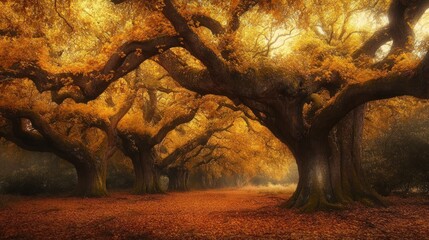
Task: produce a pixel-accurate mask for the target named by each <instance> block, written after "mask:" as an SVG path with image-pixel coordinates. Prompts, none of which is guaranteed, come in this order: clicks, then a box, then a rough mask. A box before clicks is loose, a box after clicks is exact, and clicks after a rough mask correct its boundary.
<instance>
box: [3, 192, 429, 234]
mask: <svg viewBox="0 0 429 240" xmlns="http://www.w3.org/2000/svg"><path fill="white" fill-rule="evenodd" d="M290 194H291V193H290V191H288V192H276V191H265V190H263V189H257V188H253V189H252V188H247V189H239V190H237V189H227V190H209V191H191V192H183V193H181V192H178V193H168V194H157V195H146V196H136V195H131V194H129V193H125V192H114V193H111V195H110V196H109V197H107V198H98V199H82V198H70V197H46V196H45V197H16V196H1V200H0V239H237V238H238V239H261V238H262V239H277V238H281V239H355V238H359V239H368V238H369V239H386V238H388V239H429V199H428V198H422V197H409V198H401V197H389V200H390V202H391V203H392V205H391V206H390V207H388V208H365V207H363V206H360V205H359V204H357V205H355V206H352V207H351V208H350V209H347V210H343V211H332V212H316V213H311V214H300V213H298V212H296V211H294V210H289V209H282V208H280V207H279V205H280V204H281V203H282V202H284V201H285V199H287V198H288V197H289V196H290Z"/></svg>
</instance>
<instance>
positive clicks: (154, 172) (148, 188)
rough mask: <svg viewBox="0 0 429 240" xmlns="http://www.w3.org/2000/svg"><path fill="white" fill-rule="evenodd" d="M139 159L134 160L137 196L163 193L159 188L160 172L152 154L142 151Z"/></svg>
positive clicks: (138, 156)
mask: <svg viewBox="0 0 429 240" xmlns="http://www.w3.org/2000/svg"><path fill="white" fill-rule="evenodd" d="M136 157H137V158H134V159H133V165H134V171H135V174H136V181H135V184H134V192H135V193H137V194H145V193H161V192H162V190H161V188H160V186H159V177H160V176H159V172H158V169H157V168H156V166H155V160H154V158H153V156H152V152H151V151H150V150H147V149H140V150H139V154H138V155H137V156H136Z"/></svg>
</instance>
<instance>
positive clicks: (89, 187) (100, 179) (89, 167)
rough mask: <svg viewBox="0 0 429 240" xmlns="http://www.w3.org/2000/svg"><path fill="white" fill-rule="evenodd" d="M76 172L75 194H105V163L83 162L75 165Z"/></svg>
mask: <svg viewBox="0 0 429 240" xmlns="http://www.w3.org/2000/svg"><path fill="white" fill-rule="evenodd" d="M75 167H76V173H77V188H76V191H75V193H76V195H77V196H81V197H102V196H106V195H107V188H106V176H107V165H106V163H102V162H100V163H99V164H91V163H89V162H88V163H84V164H79V165H75Z"/></svg>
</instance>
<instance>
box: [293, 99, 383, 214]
mask: <svg viewBox="0 0 429 240" xmlns="http://www.w3.org/2000/svg"><path fill="white" fill-rule="evenodd" d="M363 111H364V109H363V107H360V108H358V109H356V110H354V111H353V112H351V113H349V114H348V115H347V116H346V117H345V118H344V119H343V120H342V121H341V122H339V123H338V124H337V126H336V127H335V128H334V129H333V130H332V132H331V134H330V135H329V136H317V137H315V136H312V137H311V138H308V139H306V140H304V141H302V143H301V144H300V148H299V149H298V151H296V153H295V157H296V158H297V164H298V171H299V182H298V186H297V189H296V191H295V193H294V195H293V196H292V197H291V199H289V201H288V202H287V204H286V206H288V207H293V208H298V209H301V210H302V211H305V212H308V211H314V210H323V209H333V208H334V209H335V208H342V207H344V206H345V204H347V203H350V202H353V201H361V202H363V203H366V204H369V205H374V204H379V205H384V201H383V199H382V198H381V197H380V196H379V195H378V194H377V193H376V192H375V191H373V190H372V189H371V187H370V186H369V184H368V183H367V181H366V179H365V177H364V175H363V171H362V167H361V154H360V151H361V138H362V129H363Z"/></svg>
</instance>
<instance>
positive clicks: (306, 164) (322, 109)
mask: <svg viewBox="0 0 429 240" xmlns="http://www.w3.org/2000/svg"><path fill="white" fill-rule="evenodd" d="M24 2H25V1H24ZM100 2H101V1H100ZM38 3H39V4H40V5H41V6H44V4H45V5H49V4H47V3H45V2H44V1H39V2H38ZM114 4H116V5H114ZM12 5H13V4H12ZM428 6H429V1H426V0H416V1H401V0H392V1H379V0H374V1H372V0H362V1H328V0H326V1H323V0H322V1H315V2H311V1H310V2H309V1H287V0H284V1H264V0H260V1H258V0H256V1H255V0H241V1H231V2H222V1H217V0H211V1H206V2H204V4H203V3H202V2H201V1H190V2H189V1H179V0H177V1H172V0H162V1H161V0H151V1H144V2H143V3H142V2H139V3H136V2H135V1H132V0H130V1H112V3H110V5H109V4H107V2H106V1H104V2H103V4H101V3H97V4H94V5H93V7H92V8H89V9H91V13H94V11H95V12H96V13H94V14H100V12H99V11H98V12H97V10H96V9H102V8H103V7H105V8H106V9H108V13H109V14H111V15H112V19H115V18H113V17H116V19H117V22H116V23H113V24H112V23H109V24H108V23H107V22H104V21H105V19H104V18H101V17H100V22H103V23H104V24H102V26H100V27H99V28H98V29H95V30H94V35H96V33H98V32H99V30H100V29H103V30H111V29H114V27H112V26H115V27H116V28H118V27H119V26H122V25H123V24H125V26H127V24H128V26H131V27H125V28H124V29H126V30H127V35H124V34H120V33H122V32H121V31H118V35H117V36H109V41H106V44H104V45H103V44H102V43H103V41H101V40H100V39H101V38H98V39H99V40H100V41H98V43H99V44H101V45H102V46H103V47H100V45H96V44H92V45H91V43H88V42H85V41H81V40H82V39H89V37H82V36H84V35H82V33H83V32H85V31H77V30H76V29H77V28H76V27H72V24H70V23H71V22H74V23H76V24H77V23H82V21H80V18H81V17H82V14H84V11H83V10H82V12H80V11H76V9H74V8H72V7H69V8H68V9H69V10H70V11H69V14H68V15H67V16H68V17H69V18H66V17H64V16H65V15H64V14H57V16H58V15H59V16H62V17H60V18H57V20H53V18H52V16H54V15H52V14H50V15H48V16H51V17H48V18H49V20H50V21H52V22H51V23H56V24H57V25H56V27H57V28H56V31H58V29H61V31H62V30H64V31H66V30H65V28H68V30H67V31H76V35H77V36H80V37H82V38H81V39H80V40H79V39H76V38H71V39H70V40H68V41H69V42H70V43H73V44H75V45H76V46H80V48H82V49H84V48H85V47H87V48H89V49H91V51H93V52H96V53H98V54H97V58H95V59H92V58H89V57H88V56H82V55H80V54H78V52H79V51H77V50H76V48H74V49H70V48H65V49H66V50H67V51H64V52H62V53H58V54H57V55H55V54H54V52H53V51H52V50H53V49H54V47H53V46H52V47H49V45H55V46H61V44H64V43H65V42H64V41H61V39H58V40H57V39H53V38H52V36H54V35H55V34H54V33H52V31H49V30H47V29H48V28H45V29H43V27H42V29H39V30H40V31H42V32H44V31H46V32H47V33H50V34H48V35H47V37H45V38H42V40H41V43H40V42H37V41H31V40H30V43H31V44H27V45H25V44H22V43H25V42H24V41H16V42H20V43H21V47H17V49H18V51H13V49H12V47H13V43H14V41H10V40H6V41H7V43H8V44H9V46H11V47H10V48H9V49H11V51H9V52H7V53H4V55H5V56H9V57H8V60H9V61H5V62H4V63H2V65H3V66H2V69H1V70H0V75H1V76H2V79H4V80H3V81H2V82H7V81H10V79H21V80H23V79H30V80H31V81H32V82H33V83H34V84H35V86H36V88H37V90H38V91H39V92H50V93H51V99H52V100H53V101H54V102H57V103H62V102H66V101H71V100H70V99H72V100H73V101H75V102H83V103H87V102H89V101H91V100H93V99H96V98H99V97H101V96H102V95H103V94H104V93H105V92H106V91H107V90H106V89H108V87H109V86H110V85H111V84H112V83H114V82H118V80H119V79H121V77H123V76H125V75H126V74H128V73H130V72H132V71H133V70H135V69H136V68H138V67H139V66H140V65H141V63H143V62H145V61H147V60H148V59H150V58H152V59H154V60H155V61H156V62H157V63H158V64H159V65H160V66H162V68H164V69H165V70H166V71H167V72H168V74H169V75H170V76H171V77H172V78H173V79H174V80H175V81H176V82H177V83H179V84H180V85H181V86H182V87H184V88H186V89H188V90H191V91H194V92H196V93H198V94H200V95H207V94H214V95H220V96H226V97H227V98H229V99H230V100H231V101H232V102H233V103H234V107H236V108H239V109H245V110H244V112H246V111H249V110H250V111H251V114H249V116H250V115H251V118H255V119H256V120H257V121H259V122H260V123H261V124H263V125H264V126H266V127H267V128H268V129H270V131H271V132H272V133H273V134H274V135H275V136H276V137H277V139H278V140H280V141H281V142H283V143H284V144H286V145H287V146H288V147H289V149H290V151H291V152H292V154H293V156H294V158H295V159H296V162H297V166H298V171H299V182H298V187H297V190H296V192H295V194H294V195H293V196H292V198H291V199H290V200H289V201H288V204H287V205H288V206H290V207H295V208H300V209H302V210H306V211H311V210H315V209H320V208H322V209H323V208H332V207H341V206H342V205H344V204H347V203H350V202H353V201H363V202H366V203H371V204H383V200H382V199H381V198H380V196H379V195H378V194H376V193H375V192H374V191H373V190H372V189H371V188H370V186H369V184H368V183H367V180H366V179H365V178H364V175H363V174H362V168H361V163H360V162H361V154H360V149H361V132H362V119H363V112H364V111H363V107H362V104H365V103H366V102H369V101H373V100H378V99H385V98H391V97H395V96H400V95H410V96H414V97H417V98H427V97H428V87H427V79H428V65H427V64H428V61H429V57H428V56H427V54H426V51H427V49H425V48H423V49H419V48H414V47H417V46H425V44H420V43H419V42H417V41H416V40H415V39H422V38H415V33H414V26H416V25H417V24H418V21H419V20H420V19H421V18H422V16H423V14H424V12H425V11H426V9H427V8H428ZM6 7H8V6H6ZM65 7H67V6H65ZM13 8H14V7H13V6H12V9H13ZM33 9H34V10H32V12H30V15H31V16H34V17H35V18H34V19H33V20H32V22H38V21H40V20H41V17H40V16H39V15H37V13H39V14H40V12H49V11H51V12H54V11H56V12H57V13H58V9H52V8H43V7H41V8H36V7H34V8H33ZM112 9H114V10H116V11H112ZM130 9H133V10H139V11H141V12H142V15H139V14H138V13H136V12H133V13H134V14H136V15H132V14H131V15H127V13H129V12H132V11H130ZM36 10H37V11H36ZM339 10H341V11H339ZM14 11H15V12H16V11H29V10H27V8H24V10H22V9H21V10H20V9H18V8H16V9H13V11H12V12H14ZM85 11H86V10H85ZM64 12H66V11H63V12H62V13H64ZM60 13H61V12H60ZM91 13H90V14H89V15H91ZM37 16H39V17H37ZM127 16H129V18H128V19H127ZM142 16H144V17H142ZM380 16H382V17H380ZM383 16H384V17H385V18H387V19H388V22H387V21H383ZM255 19H258V20H259V21H255ZM362 19H368V21H367V22H365V21H363V20H362ZM128 20H129V21H128ZM154 22H156V23H157V24H153V23H154ZM243 22H244V24H243ZM358 22H359V24H357V23H358ZM11 24H12V23H11ZM255 24H260V25H264V24H267V25H268V26H272V27H268V28H262V30H261V28H252V25H253V26H254V25H255ZM30 25H31V24H30ZM34 26H36V24H34ZM34 26H32V27H34ZM255 29H259V30H255ZM293 30H295V31H293ZM258 31H259V32H258ZM261 31H262V32H261ZM264 31H270V32H269V33H267V32H264ZM17 32H18V31H17ZM107 32H109V31H107ZM294 32H295V33H297V32H298V33H299V36H296V37H293V38H288V37H286V36H289V35H290V36H292V35H293V34H294ZM109 34H111V33H110V32H109ZM9 35H10V34H9ZM35 35H36V34H35ZM249 35H250V37H249ZM420 35H422V33H420ZM127 37H129V38H127ZM27 38H28V37H27ZM32 38H35V37H34V36H32ZM261 38H263V39H266V41H261V40H260V39H261ZM281 39H283V40H281ZM290 39H293V42H291V41H292V40H290ZM39 40H40V39H39ZM124 40H128V42H125V43H124ZM279 40H281V41H283V44H281V42H279ZM289 40H290V41H289ZM388 41H392V43H391V48H390V50H389V51H385V54H384V55H383V56H380V54H377V51H378V50H379V49H382V47H383V46H384V45H385V44H386V43H387V42H388ZM37 43H38V44H39V45H37ZM285 43H286V44H285ZM32 44H33V45H32ZM22 45H24V46H25V47H27V48H29V47H30V46H31V47H32V48H33V49H34V50H31V51H26V52H21V51H19V50H22V49H25V47H22ZM261 45H262V46H261ZM117 46H119V47H117ZM260 47H263V50H258V49H260ZM112 48H113V49H116V51H113V50H112ZM255 49H256V50H255ZM49 51H51V52H50V53H49ZM255 51H256V53H258V54H256V53H255ZM62 55H64V57H61V56H62ZM79 58H81V59H85V61H83V63H81V65H76V64H75V65H73V64H68V63H70V59H79ZM51 59H55V61H53V60H51ZM55 64H57V66H55ZM9 91H13V90H9ZM122 95H125V96H124V98H126V99H127V98H133V97H132V96H133V94H132V93H123V94H122ZM66 99H67V100H66ZM197 103H198V100H197V101H192V104H191V105H190V109H188V113H189V112H192V108H193V107H192V106H193V105H194V104H197ZM124 105H127V104H124ZM9 112H12V111H9ZM185 112H186V111H185ZM120 113H121V111H117V112H116V113H115V114H112V115H111V117H112V119H106V122H107V123H108V124H107V125H108V126H111V125H112V124H113V125H114V123H115V121H114V120H115V118H116V117H115V116H117V115H120ZM20 114H21V115H20V117H21V118H27V119H31V117H32V116H30V115H31V114H30V113H27V112H23V113H20ZM91 116H94V114H91ZM163 121H167V120H164V119H163ZM31 122H32V125H33V126H36V128H38V130H39V133H40V132H49V131H48V130H49V128H44V127H43V126H44V125H43V124H42V123H41V122H40V123H39V122H38V120H37V118H35V117H33V119H31ZM225 124H226V126H228V124H227V123H225ZM132 125H133V126H136V125H138V124H137V123H135V124H132ZM167 125H168V124H167ZM226 126H224V127H226ZM109 129H115V128H112V127H109ZM105 132H106V133H107V135H108V136H109V135H111V134H110V133H109V131H108V130H105ZM112 132H114V131H112ZM157 134H160V135H159V136H161V137H163V131H160V132H157ZM157 134H154V135H151V136H156V135H157ZM27 135H28V134H27ZM112 135H115V134H112ZM118 135H120V136H124V134H121V133H119V134H118ZM125 135H126V136H129V135H130V134H125ZM35 137H37V136H35ZM51 138H52V137H50V138H49V139H51ZM49 139H48V141H52V140H49ZM158 140H159V139H158V138H155V139H152V138H144V139H139V140H138V141H137V142H136V141H132V140H131V142H130V144H129V146H130V147H128V148H132V151H129V152H127V155H129V156H134V157H132V158H134V159H137V158H140V159H150V156H146V155H145V154H143V153H142V150H143V149H144V150H147V148H151V147H152V146H153V145H155V144H156V143H158ZM108 142H113V140H112V141H108ZM60 145H61V147H63V146H64V145H66V144H65V143H64V144H60ZM125 145H126V144H125ZM126 148H127V147H126V146H125V147H124V149H125V150H126ZM73 149H78V150H79V151H76V152H78V153H79V154H84V155H85V156H84V157H85V159H86V158H88V159H90V156H86V155H87V154H86V152H88V151H85V149H84V148H81V146H78V144H75V143H73V147H72V148H69V149H67V150H66V151H65V152H68V154H67V156H65V157H69V156H71V155H73V154H71V153H72V152H73ZM55 151H57V150H55ZM61 151H63V150H60V151H59V152H61ZM104 152H105V153H107V152H108V151H104ZM143 152H147V151H143ZM60 154H62V153H60ZM79 154H77V155H78V156H76V157H75V158H77V159H79V158H82V157H83V156H82V155H79ZM137 155H138V157H137ZM73 161H76V165H79V167H77V168H84V167H83V166H80V165H81V163H79V161H77V160H73ZM134 161H136V162H138V161H137V160H134ZM146 162H148V163H149V165H151V164H150V162H151V160H148V161H146ZM87 168H88V167H87ZM90 168H91V167H90ZM141 169H142V172H143V173H144V175H145V176H146V177H144V178H146V179H145V180H144V181H145V184H143V189H145V191H152V190H153V189H154V184H153V178H152V176H154V175H156V174H155V173H153V172H151V171H152V170H150V166H147V165H145V164H142V166H141ZM100 171H102V170H100ZM84 172H85V171H84ZM82 174H83V175H82V176H84V175H88V174H84V173H82ZM90 175H91V174H90ZM85 178H91V177H89V176H87V177H85ZM151 179H152V180H151ZM90 185H91V184H90Z"/></svg>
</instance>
